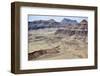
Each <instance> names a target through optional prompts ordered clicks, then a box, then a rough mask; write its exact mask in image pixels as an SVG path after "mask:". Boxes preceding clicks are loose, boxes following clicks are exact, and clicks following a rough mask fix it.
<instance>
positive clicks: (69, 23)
mask: <svg viewBox="0 0 100 76" xmlns="http://www.w3.org/2000/svg"><path fill="white" fill-rule="evenodd" d="M61 24H68V25H77V24H78V22H77V21H76V20H71V19H67V18H64V19H63V20H62V21H61Z"/></svg>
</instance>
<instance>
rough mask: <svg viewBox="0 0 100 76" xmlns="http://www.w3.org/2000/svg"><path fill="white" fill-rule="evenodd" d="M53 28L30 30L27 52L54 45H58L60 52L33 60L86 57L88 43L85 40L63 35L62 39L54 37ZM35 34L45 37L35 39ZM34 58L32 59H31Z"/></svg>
mask: <svg viewBox="0 0 100 76" xmlns="http://www.w3.org/2000/svg"><path fill="white" fill-rule="evenodd" d="M54 32H55V31H53V29H51V30H48V29H45V30H44V31H43V30H38V31H30V32H29V34H32V36H31V38H32V39H31V41H30V42H29V46H28V48H29V49H28V52H29V53H31V52H33V51H36V50H40V49H49V48H53V47H56V46H60V47H59V51H60V53H58V54H54V55H47V56H46V55H44V56H41V57H39V58H37V59H35V60H55V59H79V58H87V57H88V44H87V42H86V41H82V40H78V39H76V40H75V39H73V38H71V37H66V36H64V37H63V38H62V39H59V38H56V36H55V35H54ZM36 36H43V37H45V38H44V39H42V40H40V41H39V40H38V41H35V37H36ZM33 60H34V59H33Z"/></svg>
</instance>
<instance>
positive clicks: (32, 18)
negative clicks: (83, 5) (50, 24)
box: [28, 15, 88, 22]
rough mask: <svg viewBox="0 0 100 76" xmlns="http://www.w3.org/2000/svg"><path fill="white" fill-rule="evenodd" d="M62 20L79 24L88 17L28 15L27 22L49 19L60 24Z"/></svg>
mask: <svg viewBox="0 0 100 76" xmlns="http://www.w3.org/2000/svg"><path fill="white" fill-rule="evenodd" d="M63 18H68V19H72V20H77V22H81V21H82V20H83V19H85V20H88V17H80V16H53V15H51V16H50V15H49V16H48V15H28V21H30V22H31V21H35V20H50V19H54V20H55V21H57V22H60V21H61V20H62V19H63Z"/></svg>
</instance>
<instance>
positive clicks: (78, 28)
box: [55, 20, 88, 39]
mask: <svg viewBox="0 0 100 76" xmlns="http://www.w3.org/2000/svg"><path fill="white" fill-rule="evenodd" d="M55 35H62V36H63V35H66V36H75V37H74V38H76V39H77V38H79V37H80V38H81V39H83V38H87V36H88V22H87V21H86V20H82V21H81V22H80V23H79V24H78V25H74V26H73V25H71V26H70V27H66V28H63V29H58V30H57V31H56V32H55Z"/></svg>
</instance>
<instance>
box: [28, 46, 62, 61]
mask: <svg viewBox="0 0 100 76" xmlns="http://www.w3.org/2000/svg"><path fill="white" fill-rule="evenodd" d="M58 50H59V46H57V47H53V48H51V49H41V50H36V51H34V52H32V53H29V54H28V60H32V59H36V58H38V57H40V56H43V55H53V54H58V53H60V52H59V51H58Z"/></svg>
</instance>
